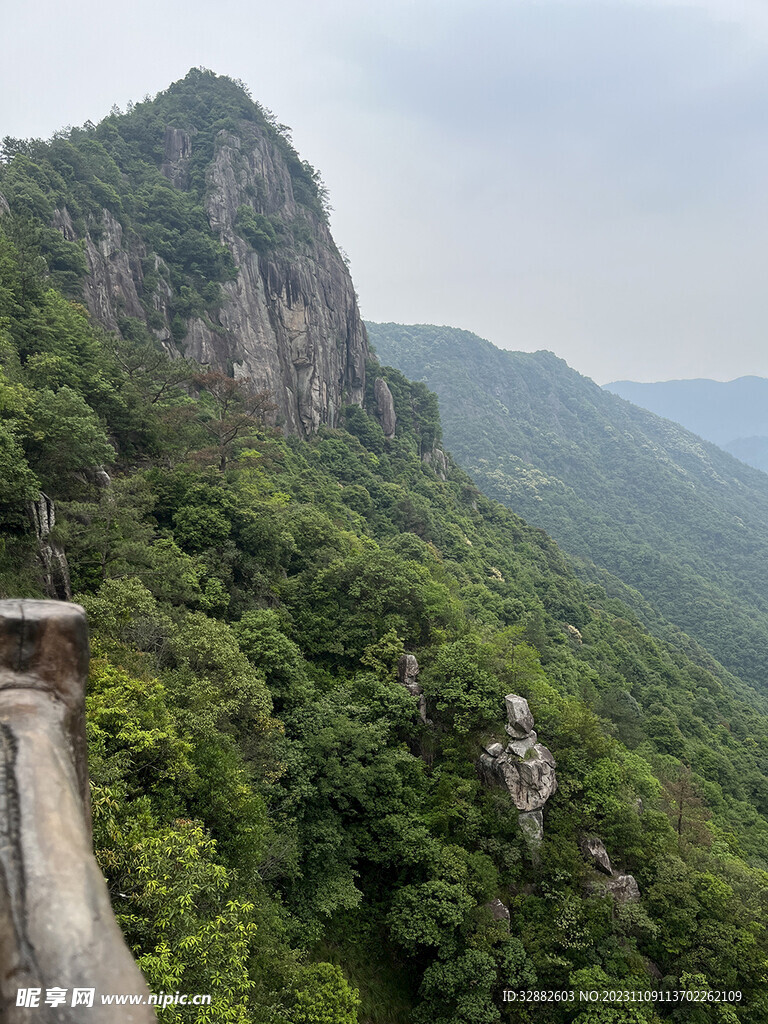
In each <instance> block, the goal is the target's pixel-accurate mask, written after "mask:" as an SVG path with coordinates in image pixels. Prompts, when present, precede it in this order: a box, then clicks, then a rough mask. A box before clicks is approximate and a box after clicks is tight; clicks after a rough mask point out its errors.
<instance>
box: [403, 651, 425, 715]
mask: <svg viewBox="0 0 768 1024" xmlns="http://www.w3.org/2000/svg"><path fill="white" fill-rule="evenodd" d="M418 677H419V663H418V661H417V660H416V656H415V655H414V654H404V655H403V656H402V657H401V658H400V661H399V662H398V666H397V678H398V681H399V682H400V683H401V684H402V685H403V686H404V687H405V688H406V690H407V691H408V693H410V694H413V696H414V697H418V698H419V716H420V718H421V720H422V722H425V723H426V721H427V699H426V697H425V696H424V690H423V688H422V685H421V683H420V682H419V678H418Z"/></svg>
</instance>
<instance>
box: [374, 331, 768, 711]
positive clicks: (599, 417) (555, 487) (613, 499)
mask: <svg viewBox="0 0 768 1024" xmlns="http://www.w3.org/2000/svg"><path fill="white" fill-rule="evenodd" d="M368 329H369V335H370V337H371V340H372V343H373V344H374V346H375V348H376V349H377V350H378V351H379V353H380V355H381V357H382V359H383V360H384V361H385V362H390V363H392V364H393V365H395V366H397V367H398V368H399V369H401V370H402V371H403V372H404V373H406V374H408V375H409V376H410V377H412V378H414V379H417V380H423V381H425V382H426V383H427V384H428V386H429V387H430V388H433V389H434V390H435V391H436V392H437V394H438V396H439V398H440V403H441V412H442V418H443V427H444V430H445V437H446V442H447V444H448V446H449V447H450V448H451V450H452V451H453V453H454V455H455V456H456V458H457V459H458V461H459V462H460V463H461V464H462V465H463V466H464V468H465V469H467V471H468V472H470V473H471V474H472V476H473V477H474V479H475V480H476V481H477V483H478V484H479V486H481V487H482V489H483V490H484V491H485V492H486V493H487V494H489V495H491V496H493V497H495V498H497V499H498V500H500V501H503V502H504V503H505V504H506V505H508V506H509V507H511V508H513V509H514V510H515V511H516V512H517V513H519V514H520V515H521V516H523V517H524V518H525V519H527V520H528V521H529V522H532V523H536V524H537V525H539V526H542V527H544V528H545V529H546V530H547V531H549V533H551V534H552V536H553V537H554V538H555V539H556V540H557V541H558V542H559V543H560V544H562V545H563V547H564V548H565V549H566V550H567V551H569V552H571V553H573V554H574V555H577V556H580V557H581V558H584V559H588V560H590V561H591V562H594V563H596V564H597V565H598V566H601V567H603V568H605V569H607V570H608V571H609V572H610V573H612V574H614V575H615V576H617V577H618V578H619V579H620V580H623V581H624V582H625V583H627V584H629V585H630V586H632V587H634V588H636V589H637V590H639V591H640V592H641V593H642V594H643V595H644V596H645V598H647V600H649V601H650V602H651V603H652V604H654V605H655V606H656V608H657V609H659V611H660V612H661V613H662V614H663V616H665V617H666V618H667V619H668V620H670V621H671V622H672V623H674V624H676V625H677V626H678V627H680V628H681V629H683V630H685V631H686V632H687V633H689V634H690V635H691V636H692V637H695V638H696V639H697V640H698V641H699V643H701V644H702V645H703V646H705V647H706V648H707V649H708V650H710V651H711V652H712V654H714V656H715V657H716V658H718V659H719V660H720V661H721V662H723V664H725V665H727V666H728V667H729V668H731V669H732V670H733V671H734V672H736V673H737V674H739V675H740V676H741V677H742V678H744V679H745V680H748V681H749V682H750V683H752V684H753V685H755V686H756V687H758V688H761V689H762V690H763V692H766V680H767V679H768V572H766V566H768V477H766V476H765V475H764V474H763V473H760V472H758V471H757V470H754V469H752V468H751V467H749V466H746V465H744V464H743V463H741V462H739V461H738V460H736V459H735V458H733V457H732V456H730V455H728V454H727V453H726V452H723V451H721V450H720V449H719V448H717V447H715V445H712V444H708V443H707V442H705V441H702V439H701V438H699V437H696V436H695V435H693V434H691V433H689V432H688V431H687V430H685V429H683V428H682V427H680V426H679V425H678V424H675V423H672V422H670V421H669V420H665V419H661V418H660V417H658V416H655V415H653V414H652V413H649V412H647V411H645V410H643V409H640V408H638V407H637V406H634V405H631V404H630V403H628V402H626V401H624V400H622V399H620V398H618V397H616V396H615V395H612V394H610V393H608V392H606V391H604V390H603V389H601V388H599V387H598V386H597V385H596V384H594V383H593V382H592V381H591V380H588V379H587V378H586V377H582V376H581V375H580V374H578V373H577V372H576V371H575V370H572V369H570V367H568V366H567V365H566V363H565V362H563V360H562V359H558V358H557V357H556V356H554V355H553V354H552V353H550V352H536V353H532V354H531V353H524V352H507V351H502V350H500V349H497V348H495V347H494V346H493V345H491V344H490V343H489V342H487V341H483V340H482V339H481V338H478V337H477V336H476V335H473V334H470V333H469V332H467V331H460V330H456V329H453V328H447V327H431V326H415V327H404V326H402V325H397V324H369V325H368Z"/></svg>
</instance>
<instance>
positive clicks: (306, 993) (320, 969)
mask: <svg viewBox="0 0 768 1024" xmlns="http://www.w3.org/2000/svg"><path fill="white" fill-rule="evenodd" d="M293 997H294V1000H295V1002H294V1005H293V1006H292V1007H290V1009H289V1010H288V1012H287V1016H286V1018H285V1019H286V1021H289V1022H290V1024H356V1022H357V1019H358V1018H357V1008H358V1006H359V1005H360V1000H359V998H358V994H357V991H356V990H355V989H353V988H350V986H349V984H348V983H347V980H346V978H345V977H344V975H343V973H342V972H341V970H340V969H339V968H338V967H335V966H334V965H333V964H325V963H320V964H311V965H310V966H309V967H307V968H306V969H305V970H304V971H302V973H301V975H300V980H299V982H298V984H297V986H296V988H295V989H294V991H293Z"/></svg>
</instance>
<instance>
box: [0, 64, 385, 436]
mask: <svg viewBox="0 0 768 1024" xmlns="http://www.w3.org/2000/svg"><path fill="white" fill-rule="evenodd" d="M4 155H5V158H6V160H7V161H8V164H7V166H6V167H5V168H4V169H3V173H2V175H1V176H0V177H1V179H2V180H0V185H2V189H3V191H4V192H5V194H6V196H7V198H8V204H9V206H10V211H11V213H12V214H15V215H18V216H19V217H21V218H25V219H26V218H32V219H33V220H34V221H35V222H37V223H38V224H39V225H40V230H41V232H42V241H43V250H44V254H45V255H46V257H47V258H48V262H49V265H50V267H51V270H52V272H53V273H54V274H55V273H56V271H57V270H59V269H60V267H61V265H62V264H63V265H64V266H65V268H66V272H67V273H68V274H69V276H70V278H73V279H75V280H73V281H72V280H70V281H69V282H68V283H69V284H70V287H69V291H70V294H73V295H79V296H82V298H83V299H84V300H85V302H86V304H87V305H88V308H89V309H90V311H91V313H92V314H93V315H94V316H95V317H96V318H97V319H98V320H99V321H100V322H101V323H102V324H103V325H104V327H106V328H107V329H108V330H112V331H119V332H121V333H122V334H123V335H124V336H126V337H128V338H132V339H136V340H143V339H146V338H147V337H149V332H150V331H151V332H152V335H153V336H154V338H155V339H156V340H158V341H160V342H161V343H162V344H163V345H164V346H165V347H166V348H167V349H168V350H169V351H171V352H172V353H174V354H183V355H185V356H187V357H189V358H191V359H194V360H196V361H198V362H200V363H203V364H206V365H208V366H210V367H212V368H214V369H217V370H220V371H222V372H225V373H229V374H230V375H232V376H235V377H250V378H252V379H253V381H254V383H255V385H256V386H257V387H258V388H260V389H262V388H266V389H268V390H269V391H270V392H271V393H272V396H273V399H274V403H275V405H276V406H277V413H276V419H277V421H278V422H279V423H280V424H281V425H282V426H283V428H284V429H285V431H286V432H288V433H295V434H299V435H302V436H306V435H308V434H311V433H313V432H314V431H316V430H317V428H318V427H319V426H320V425H321V424H324V423H326V424H329V425H331V426H334V425H336V423H337V422H338V418H339V412H340V410H341V408H342V407H343V405H344V404H345V403H351V404H355V405H360V404H361V403H362V401H363V396H364V392H365V360H366V356H367V353H368V346H367V339H366V334H365V328H364V327H363V324H362V321H361V319H360V314H359V311H358V308H357V301H356V297H355V292H354V287H353V285H352V281H351V278H350V275H349V272H348V270H347V267H346V265H345V263H344V261H343V259H342V257H341V255H340V254H339V251H338V249H337V248H336V246H335V244H334V242H333V239H332V237H331V233H330V230H329V228H328V224H327V217H326V214H325V209H324V189H323V187H322V185H321V184H320V183H319V178H318V176H317V174H316V172H314V171H313V169H312V168H311V167H310V166H309V165H308V164H307V163H306V162H303V161H301V160H300V159H299V157H298V155H297V154H296V152H295V150H294V149H293V146H292V145H291V142H290V138H289V136H288V133H287V129H285V128H284V127H283V126H280V125H277V124H276V123H275V121H274V118H272V117H271V115H270V114H269V113H268V112H266V111H264V110H263V108H261V107H260V106H259V105H258V104H256V103H254V102H253V101H252V100H251V99H250V98H249V97H248V95H247V93H246V91H245V90H244V89H243V87H241V86H240V85H239V84H238V83H235V82H232V81H231V80H230V79H226V78H220V77H217V76H216V75H213V74H212V73H211V72H206V71H201V70H194V71H191V72H190V73H189V75H187V77H186V78H185V79H183V80H182V81H181V82H177V83H175V84H174V85H173V86H171V87H170V88H169V89H168V90H167V91H166V92H164V93H161V94H160V95H159V96H158V97H156V98H155V99H154V100H151V101H146V102H144V103H141V104H137V105H136V106H134V107H132V108H131V110H130V111H129V112H127V113H125V114H122V113H119V112H113V113H112V114H111V115H110V117H108V118H106V119H105V120H104V121H102V122H101V123H100V124H99V125H96V126H94V125H86V126H85V127H84V128H82V129H74V130H73V131H71V132H70V133H69V134H67V135H66V136H60V137H57V138H55V139H53V140H52V141H51V142H50V143H40V142H20V141H18V140H14V141H13V142H12V143H11V146H10V147H8V146H6V151H5V154H4ZM38 193H41V194H38ZM51 229H55V230H56V233H57V234H58V236H59V238H63V240H64V243H65V245H64V249H63V253H62V251H59V250H60V249H61V244H60V243H57V242H55V241H53V240H52V231H51ZM83 257H84V260H83ZM78 261H79V262H78ZM57 283H67V282H64V281H62V282H57Z"/></svg>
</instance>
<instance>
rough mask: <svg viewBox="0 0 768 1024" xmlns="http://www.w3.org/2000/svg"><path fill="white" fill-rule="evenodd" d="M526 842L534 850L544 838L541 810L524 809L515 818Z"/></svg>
mask: <svg viewBox="0 0 768 1024" xmlns="http://www.w3.org/2000/svg"><path fill="white" fill-rule="evenodd" d="M517 823H518V825H519V826H520V831H521V832H522V833H523V835H524V836H525V839H526V842H527V843H528V845H529V846H530V847H532V848H533V849H534V850H535V849H538V847H539V846H541V841H542V839H543V838H544V815H543V813H542V812H541V811H524V812H523V813H522V814H521V815H520V816H519V817H518V819H517Z"/></svg>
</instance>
